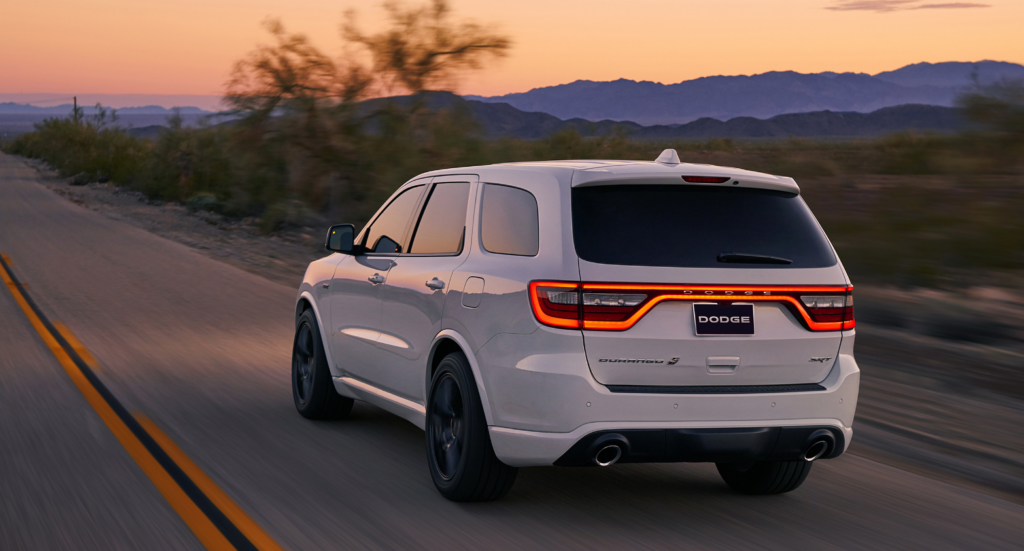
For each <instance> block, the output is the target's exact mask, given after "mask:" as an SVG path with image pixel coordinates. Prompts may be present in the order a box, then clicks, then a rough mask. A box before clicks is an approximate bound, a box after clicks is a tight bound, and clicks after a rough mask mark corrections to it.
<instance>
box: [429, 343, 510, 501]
mask: <svg viewBox="0 0 1024 551" xmlns="http://www.w3.org/2000/svg"><path fill="white" fill-rule="evenodd" d="M426 429H427V430H426V437H427V465H428V466H429V468H430V477H431V478H432V479H433V480H434V486H435V487H436V488H437V491H438V492H441V495H443V496H444V497H446V498H448V499H450V500H452V501H462V502H467V501H492V500H495V499H500V498H502V497H504V496H505V494H507V493H508V491H509V490H510V489H512V483H513V482H515V480H516V473H517V472H518V469H516V468H514V467H509V466H508V465H506V464H504V463H502V462H501V461H500V460H499V459H498V458H497V456H495V455H494V448H493V447H491V438H490V435H489V433H488V431H487V419H486V418H484V410H483V407H482V406H481V405H480V395H479V393H478V392H477V388H476V383H475V381H474V379H473V373H472V371H471V370H470V367H469V361H468V360H467V359H466V356H465V355H463V354H462V353H461V352H453V353H451V354H448V355H447V356H445V357H444V359H443V360H441V363H440V365H438V367H437V371H436V372H435V373H434V378H433V380H432V381H431V384H430V397H429V399H428V400H427V426H426Z"/></svg>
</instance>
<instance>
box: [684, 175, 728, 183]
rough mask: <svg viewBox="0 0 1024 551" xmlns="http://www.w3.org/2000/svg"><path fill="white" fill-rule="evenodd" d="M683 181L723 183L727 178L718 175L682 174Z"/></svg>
mask: <svg viewBox="0 0 1024 551" xmlns="http://www.w3.org/2000/svg"><path fill="white" fill-rule="evenodd" d="M683 181H684V182H689V183H691V184H724V183H726V182H728V181H729V178H728V177H719V176H683Z"/></svg>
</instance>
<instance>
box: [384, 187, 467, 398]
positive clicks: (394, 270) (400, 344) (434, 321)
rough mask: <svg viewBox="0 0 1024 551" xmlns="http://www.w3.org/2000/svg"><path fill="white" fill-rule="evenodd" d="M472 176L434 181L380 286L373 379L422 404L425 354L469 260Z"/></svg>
mask: <svg viewBox="0 0 1024 551" xmlns="http://www.w3.org/2000/svg"><path fill="white" fill-rule="evenodd" d="M475 182H476V177H475V176H468V177H467V176H446V177H437V178H435V179H434V182H433V184H432V187H431V189H430V191H429V195H428V198H427V200H426V205H425V206H424V208H423V209H422V210H421V214H420V216H419V218H418V220H417V223H416V225H415V227H414V228H413V234H412V239H411V243H410V246H409V252H408V254H402V255H400V256H398V257H396V258H394V259H393V261H394V263H393V265H392V267H391V270H390V272H389V273H388V279H387V282H385V284H384V285H382V286H381V289H380V291H381V300H382V302H383V320H382V323H381V331H380V337H378V339H377V345H378V347H380V349H381V351H382V356H381V362H380V364H379V365H378V366H376V369H379V374H375V377H377V379H376V380H377V381H379V382H380V385H381V388H383V389H385V390H387V391H388V392H391V393H394V394H397V395H399V396H402V397H404V398H407V399H411V400H414V401H417V402H422V401H423V400H424V399H425V397H424V396H423V389H424V380H425V379H424V376H425V373H426V371H425V370H426V362H427V355H428V353H429V351H430V345H431V343H432V342H433V341H434V337H435V336H436V335H437V334H438V333H439V332H440V331H441V319H442V315H443V313H444V308H445V298H446V297H447V295H448V289H449V287H450V285H451V276H452V272H453V271H454V270H455V269H456V268H458V267H459V265H460V264H462V263H463V262H465V260H466V257H467V256H468V255H469V247H467V246H466V245H465V241H466V220H467V217H468V216H469V205H470V204H471V202H470V196H471V195H472V192H473V191H474V189H475Z"/></svg>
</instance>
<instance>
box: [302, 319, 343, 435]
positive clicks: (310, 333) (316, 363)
mask: <svg viewBox="0 0 1024 551" xmlns="http://www.w3.org/2000/svg"><path fill="white" fill-rule="evenodd" d="M292 399H294V400H295V409H297V410H298V411H299V414H300V415H302V416H303V417H305V418H306V419H344V418H345V417H348V414H349V413H350V412H351V411H352V404H353V402H354V400H352V399H351V398H346V397H344V396H342V395H340V394H338V391H336V390H334V382H333V381H332V380H331V371H330V369H328V367H327V356H326V355H325V354H324V343H323V342H322V341H321V340H320V329H319V326H318V325H317V323H316V316H315V315H314V314H313V310H312V309H308V310H306V311H305V312H303V313H302V314H301V315H300V316H299V323H298V324H297V325H296V327H295V340H294V341H293V342H292Z"/></svg>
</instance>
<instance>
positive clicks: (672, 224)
mask: <svg viewBox="0 0 1024 551" xmlns="http://www.w3.org/2000/svg"><path fill="white" fill-rule="evenodd" d="M572 230H573V240H574V241H575V243H576V253H577V254H578V255H579V257H580V258H582V259H584V260H587V261H590V262H597V263H600V264H620V265H629V266H672V267H679V268H822V267H826V266H833V265H835V264H836V257H835V254H833V252H832V248H831V247H830V246H829V244H828V241H827V240H826V239H825V235H824V234H823V233H822V231H821V229H820V228H819V227H818V224H817V222H816V221H815V220H814V217H813V216H812V215H811V211H810V209H808V208H807V205H806V204H805V203H804V201H803V199H802V198H801V197H800V196H799V195H794V194H791V193H785V192H780V191H773V190H765V189H750V188H719V187H709V186H687V185H609V186H591V187H577V188H573V190H572ZM765 257H771V258H765ZM783 260H789V261H790V262H789V263H783V262H782V261H783Z"/></svg>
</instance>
